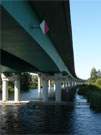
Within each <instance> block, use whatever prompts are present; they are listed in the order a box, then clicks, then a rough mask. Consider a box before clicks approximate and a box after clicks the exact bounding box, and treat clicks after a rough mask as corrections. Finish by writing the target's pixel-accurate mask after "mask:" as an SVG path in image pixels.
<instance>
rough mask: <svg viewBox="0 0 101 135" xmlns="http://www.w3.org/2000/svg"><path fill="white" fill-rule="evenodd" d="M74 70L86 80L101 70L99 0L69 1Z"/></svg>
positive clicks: (100, 8)
mask: <svg viewBox="0 0 101 135" xmlns="http://www.w3.org/2000/svg"><path fill="white" fill-rule="evenodd" d="M70 9H71V22H72V35H73V49H74V57H75V58H74V59H75V70H76V74H77V76H78V77H80V78H82V79H87V78H88V77H89V76H90V71H91V69H92V67H95V68H96V69H97V70H98V69H101V0H70Z"/></svg>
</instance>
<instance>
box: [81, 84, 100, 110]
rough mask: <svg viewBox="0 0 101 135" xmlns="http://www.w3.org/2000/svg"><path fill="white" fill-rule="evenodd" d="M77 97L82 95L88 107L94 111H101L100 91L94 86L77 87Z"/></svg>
mask: <svg viewBox="0 0 101 135" xmlns="http://www.w3.org/2000/svg"><path fill="white" fill-rule="evenodd" d="M78 94H79V95H83V96H84V97H85V98H86V99H87V101H88V103H89V104H90V107H91V108H92V109H94V110H98V111H101V89H100V88H98V87H96V86H94V85H82V86H80V87H79V91H78Z"/></svg>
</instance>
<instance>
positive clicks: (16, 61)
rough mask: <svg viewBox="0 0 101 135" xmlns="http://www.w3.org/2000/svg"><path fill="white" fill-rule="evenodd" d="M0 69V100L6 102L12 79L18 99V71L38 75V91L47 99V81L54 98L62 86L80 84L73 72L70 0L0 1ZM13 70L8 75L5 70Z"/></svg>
mask: <svg viewBox="0 0 101 135" xmlns="http://www.w3.org/2000/svg"><path fill="white" fill-rule="evenodd" d="M0 18H1V21H0V57H1V63H0V72H1V78H2V101H3V102H6V101H8V88H7V82H8V81H9V80H12V81H13V82H14V93H15V94H14V95H15V96H14V101H15V102H19V100H20V99H19V95H20V77H19V73H21V72H34V73H37V74H38V92H39V95H40V91H41V88H40V87H41V86H40V82H41V81H42V84H43V90H42V92H43V101H47V100H48V89H49V88H50V83H49V82H50V80H54V82H55V95H56V101H57V102H60V101H61V82H62V81H63V82H64V86H65V87H68V86H70V87H72V86H74V85H77V84H81V83H82V80H80V79H78V78H77V76H76V74H75V67H74V55H73V43H72V30H71V19H70V6H69V1H68V0H67V1H28V0H26V1H23V0H20V1H13V0H8V1H1V2H0ZM7 72H12V73H15V74H14V75H13V76H11V77H7V76H6V75H5V73H7Z"/></svg>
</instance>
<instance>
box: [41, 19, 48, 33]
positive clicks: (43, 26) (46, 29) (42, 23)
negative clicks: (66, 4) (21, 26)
mask: <svg viewBox="0 0 101 135" xmlns="http://www.w3.org/2000/svg"><path fill="white" fill-rule="evenodd" d="M40 28H41V30H42V32H43V33H44V34H46V33H47V32H48V31H49V27H48V24H47V23H46V21H45V20H43V21H42V22H41V23H40Z"/></svg>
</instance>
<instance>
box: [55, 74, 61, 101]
mask: <svg viewBox="0 0 101 135" xmlns="http://www.w3.org/2000/svg"><path fill="white" fill-rule="evenodd" d="M55 86H56V89H55V100H56V102H61V94H62V93H61V89H62V87H61V78H60V75H56V77H55Z"/></svg>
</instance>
